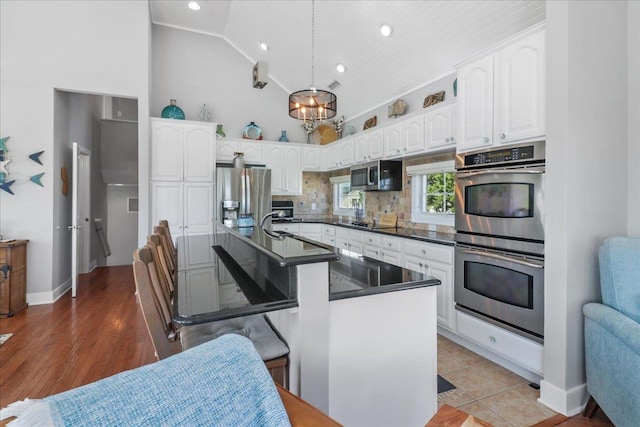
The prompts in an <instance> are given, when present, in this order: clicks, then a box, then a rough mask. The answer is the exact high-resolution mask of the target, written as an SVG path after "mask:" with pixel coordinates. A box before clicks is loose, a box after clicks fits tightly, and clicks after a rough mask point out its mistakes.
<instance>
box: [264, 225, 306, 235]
mask: <svg viewBox="0 0 640 427" xmlns="http://www.w3.org/2000/svg"><path fill="white" fill-rule="evenodd" d="M300 225H301V224H297V223H296V224H294V223H290V222H284V223H283V222H280V223H275V224H272V225H271V228H272V229H273V231H286V232H287V233H291V234H300Z"/></svg>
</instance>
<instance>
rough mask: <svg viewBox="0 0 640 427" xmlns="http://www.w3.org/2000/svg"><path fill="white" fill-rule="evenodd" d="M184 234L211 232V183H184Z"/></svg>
mask: <svg viewBox="0 0 640 427" xmlns="http://www.w3.org/2000/svg"><path fill="white" fill-rule="evenodd" d="M183 221H184V234H185V235H187V234H210V233H213V184H207V183H189V184H184V213H183Z"/></svg>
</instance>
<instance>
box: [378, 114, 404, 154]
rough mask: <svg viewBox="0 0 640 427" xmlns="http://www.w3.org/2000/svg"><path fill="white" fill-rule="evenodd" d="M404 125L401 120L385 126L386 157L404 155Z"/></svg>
mask: <svg viewBox="0 0 640 427" xmlns="http://www.w3.org/2000/svg"><path fill="white" fill-rule="evenodd" d="M402 126H403V125H402V122H399V123H395V124H393V125H391V126H387V127H385V128H384V131H383V139H384V156H385V157H398V156H401V155H402Z"/></svg>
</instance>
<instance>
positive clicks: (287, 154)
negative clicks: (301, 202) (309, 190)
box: [263, 143, 302, 195]
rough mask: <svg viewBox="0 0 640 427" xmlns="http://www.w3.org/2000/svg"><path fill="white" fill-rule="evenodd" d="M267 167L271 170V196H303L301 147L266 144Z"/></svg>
mask: <svg viewBox="0 0 640 427" xmlns="http://www.w3.org/2000/svg"><path fill="white" fill-rule="evenodd" d="M263 150H264V153H265V158H266V160H267V167H268V168H269V169H271V194H272V195H292V194H302V166H301V161H300V151H301V150H300V147H298V146H294V145H288V144H282V143H280V144H265V146H264V149H263Z"/></svg>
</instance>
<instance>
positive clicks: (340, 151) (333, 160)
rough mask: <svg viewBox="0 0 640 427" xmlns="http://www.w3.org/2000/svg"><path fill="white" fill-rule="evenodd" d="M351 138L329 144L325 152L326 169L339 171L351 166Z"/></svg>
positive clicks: (352, 150)
mask: <svg viewBox="0 0 640 427" xmlns="http://www.w3.org/2000/svg"><path fill="white" fill-rule="evenodd" d="M354 139H355V138H353V137H351V138H347V139H342V140H339V141H337V142H334V143H333V144H331V145H330V146H329V148H328V152H327V169H329V170H331V169H341V168H346V167H349V166H351V165H352V164H353V163H354V159H355V157H354V156H355V151H354V146H353V144H354Z"/></svg>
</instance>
